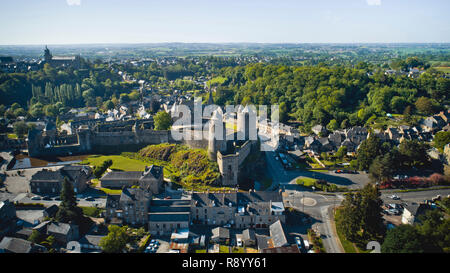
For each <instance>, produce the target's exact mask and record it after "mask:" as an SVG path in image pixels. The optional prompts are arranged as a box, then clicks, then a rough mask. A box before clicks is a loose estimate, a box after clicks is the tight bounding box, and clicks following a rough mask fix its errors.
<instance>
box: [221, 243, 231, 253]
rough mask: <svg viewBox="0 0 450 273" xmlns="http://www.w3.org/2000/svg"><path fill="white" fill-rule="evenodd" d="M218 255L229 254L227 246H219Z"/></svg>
mask: <svg viewBox="0 0 450 273" xmlns="http://www.w3.org/2000/svg"><path fill="white" fill-rule="evenodd" d="M219 253H230V248H229V247H228V246H224V245H219Z"/></svg>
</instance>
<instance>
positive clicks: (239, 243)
mask: <svg viewBox="0 0 450 273" xmlns="http://www.w3.org/2000/svg"><path fill="white" fill-rule="evenodd" d="M236 244H237V246H238V247H242V239H240V238H239V239H237V242H236Z"/></svg>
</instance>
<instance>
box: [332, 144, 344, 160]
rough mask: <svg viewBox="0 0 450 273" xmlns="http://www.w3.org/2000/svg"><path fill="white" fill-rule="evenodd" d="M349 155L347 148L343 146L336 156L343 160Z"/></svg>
mask: <svg viewBox="0 0 450 273" xmlns="http://www.w3.org/2000/svg"><path fill="white" fill-rule="evenodd" d="M346 155H347V146H341V147H339V149H338V150H337V152H336V154H335V156H336V157H337V158H339V159H341V160H342V159H343V158H344V157H345V156H346Z"/></svg>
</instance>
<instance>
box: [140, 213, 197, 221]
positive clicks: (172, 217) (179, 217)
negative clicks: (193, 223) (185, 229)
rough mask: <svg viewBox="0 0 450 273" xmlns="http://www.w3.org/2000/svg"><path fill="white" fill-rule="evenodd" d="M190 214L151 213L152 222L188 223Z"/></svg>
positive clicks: (149, 218) (150, 219)
mask: <svg viewBox="0 0 450 273" xmlns="http://www.w3.org/2000/svg"><path fill="white" fill-rule="evenodd" d="M189 215H190V212H179V213H149V217H148V220H149V221H150V222H188V221H189Z"/></svg>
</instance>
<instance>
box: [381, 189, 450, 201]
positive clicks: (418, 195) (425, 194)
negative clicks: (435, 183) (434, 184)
mask: <svg viewBox="0 0 450 273" xmlns="http://www.w3.org/2000/svg"><path fill="white" fill-rule="evenodd" d="M393 194H395V195H397V196H398V197H400V200H392V199H391V198H389V196H391V195H393ZM449 194H450V189H437V190H426V191H411V192H395V190H383V191H382V192H381V199H382V200H383V202H385V203H402V202H416V203H420V202H423V201H424V200H431V199H432V198H433V197H436V196H437V195H440V196H442V197H446V196H447V195H449Z"/></svg>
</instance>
